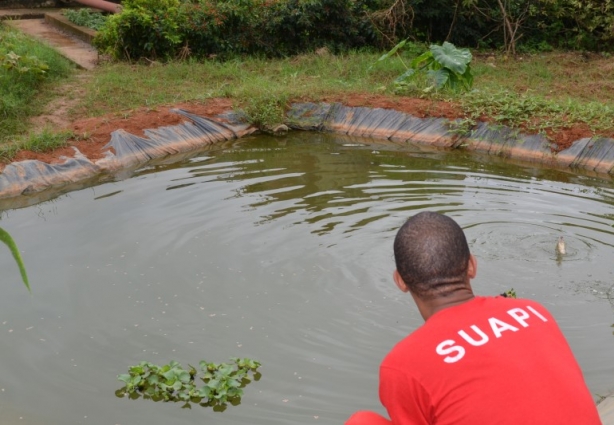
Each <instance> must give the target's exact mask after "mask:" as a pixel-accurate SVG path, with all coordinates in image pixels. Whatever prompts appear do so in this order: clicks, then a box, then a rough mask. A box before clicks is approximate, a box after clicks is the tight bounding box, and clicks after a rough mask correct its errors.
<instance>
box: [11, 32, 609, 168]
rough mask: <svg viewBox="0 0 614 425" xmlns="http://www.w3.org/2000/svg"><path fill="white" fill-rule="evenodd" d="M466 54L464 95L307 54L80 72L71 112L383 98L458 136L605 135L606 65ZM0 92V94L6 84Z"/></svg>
mask: <svg viewBox="0 0 614 425" xmlns="http://www.w3.org/2000/svg"><path fill="white" fill-rule="evenodd" d="M4 34H6V31H4V30H3V32H2V33H0V36H1V37H6V36H5V35H4ZM10 37H15V35H10ZM0 44H2V39H0ZM36 48H37V49H38V47H36ZM411 49H412V51H411V52H406V53H404V55H405V57H404V58H403V61H404V62H405V63H408V62H409V61H411V59H412V57H414V56H415V55H416V54H418V53H419V52H421V51H423V49H425V47H424V46H416V45H412V46H411ZM473 53H474V61H473V62H472V70H473V74H474V76H475V81H474V90H473V91H471V92H470V93H464V94H463V93H461V94H456V93H445V92H440V93H424V92H423V91H422V87H421V86H420V84H418V85H416V86H415V87H413V89H410V90H409V91H407V92H405V93H402V94H398V93H395V92H394V90H395V88H394V84H393V81H394V79H395V78H396V77H397V76H399V75H400V74H401V73H402V72H404V71H405V67H404V65H403V62H402V61H401V60H400V59H399V58H394V57H393V58H391V59H389V60H388V61H384V62H380V63H376V62H377V59H378V58H379V57H380V56H381V54H382V52H368V51H362V52H351V53H348V54H345V55H338V56H334V55H330V54H322V55H317V54H308V55H300V56H296V57H291V58H285V59H275V60H266V59H261V58H241V59H234V60H229V61H226V62H220V61H217V60H207V61H201V62H198V61H193V60H187V61H184V62H171V63H167V64H161V63H156V62H153V63H139V64H130V63H109V64H106V65H103V66H100V67H99V68H98V69H96V70H94V71H90V78H88V79H87V83H85V84H80V87H81V88H82V89H83V91H84V93H83V94H81V95H80V102H81V103H80V105H79V106H78V108H77V110H78V111H79V112H78V115H79V116H81V117H83V116H101V115H105V114H109V113H121V111H127V110H132V109H136V108H139V107H143V106H145V107H149V108H155V107H156V106H159V105H172V104H175V103H179V102H188V101H195V102H204V101H206V100H207V99H210V98H216V97H224V98H230V99H232V100H233V104H234V107H235V109H240V110H242V111H244V112H245V114H246V115H247V116H248V117H250V119H251V120H252V122H254V123H255V124H258V125H261V126H266V125H269V124H273V123H275V122H276V121H277V122H278V121H279V120H280V117H281V116H282V114H283V110H284V108H285V107H287V105H288V104H289V103H291V102H296V101H320V100H323V99H330V98H335V99H343V98H344V97H345V96H349V95H355V94H364V95H384V96H388V97H390V98H391V99H394V98H395V97H398V96H400V95H402V96H410V97H420V98H431V99H435V100H442V101H447V102H453V103H454V104H455V105H458V106H459V107H460V108H461V109H462V111H463V112H464V119H465V121H464V124H463V128H464V127H470V125H471V123H472V122H474V121H475V120H477V119H479V118H483V117H488V118H490V119H491V120H492V121H494V122H497V123H501V124H505V125H508V126H511V127H516V128H522V129H526V130H530V131H534V132H546V131H547V130H552V129H554V130H556V129H558V128H565V127H569V126H573V125H577V124H581V125H585V126H588V127H589V128H590V129H591V130H592V131H593V133H594V134H595V135H606V136H609V137H612V136H614V61H612V59H611V58H607V57H603V56H599V55H596V54H583V53H579V52H577V53H568V52H552V53H543V54H534V55H525V56H523V57H520V58H516V59H507V58H506V57H504V56H502V55H491V54H487V53H481V52H473ZM40 54H41V57H42V53H40ZM46 54H49V53H46ZM412 55H413V56H412ZM45 57H47V56H45ZM48 60H49V61H50V62H49V63H50V71H49V75H48V76H47V77H46V78H45V80H46V81H44V82H42V83H40V84H38V85H37V86H36V87H35V88H34V89H32V92H31V93H30V94H29V97H28V98H27V99H28V100H27V101H25V102H23V103H22V104H21V105H20V106H18V107H16V108H15V109H14V111H17V112H11V113H8V114H7V113H6V112H3V115H4V116H7V117H8V116H10V118H9V120H8V122H9V124H8V125H5V124H4V120H3V128H2V130H0V144H1V143H6V142H7V141H8V140H11V138H12V139H14V138H16V137H22V138H24V137H25V139H28V136H27V131H26V130H27V123H26V120H25V119H24V117H27V116H31V115H35V114H36V113H39V112H40V111H41V110H42V109H43V108H44V106H45V105H46V103H47V102H48V101H49V99H50V97H51V96H52V93H53V92H54V91H53V90H51V89H50V83H51V84H53V81H57V80H58V79H61V78H66V77H67V76H68V75H69V74H70V72H69V69H68V68H69V67H67V66H66V65H65V64H62V61H61V60H60V59H53V61H56V62H53V61H52V59H48ZM56 66H57V67H58V71H56V70H55V67H56ZM52 69H54V74H53V76H52V75H51V74H52V71H51V70H52ZM54 79H55V80H54ZM0 81H4V79H0ZM69 81H70V79H69ZM0 90H7V88H6V85H4V88H3V89H2V88H0ZM16 91H18V90H17V89H16V88H14V87H13V88H11V89H10V90H9V91H8V93H9V95H6V96H5V94H4V93H5V92H2V93H3V95H2V102H3V103H4V104H7V103H11V102H17V99H18V98H19V97H20V96H17V95H15V94H14V92H16ZM54 95H55V94H54ZM11 96H12V97H11ZM7 99H8V100H7ZM17 117H18V118H17ZM461 130H462V129H459V131H461ZM20 135H21V136H20ZM49 136H50V135H49V134H47V135H46V136H45V137H47V138H48V137H49ZM22 146H25V145H22ZM4 156H6V157H8V155H4Z"/></svg>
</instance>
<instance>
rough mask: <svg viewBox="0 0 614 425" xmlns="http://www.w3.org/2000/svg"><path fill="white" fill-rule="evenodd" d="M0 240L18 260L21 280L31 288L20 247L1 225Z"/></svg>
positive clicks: (16, 260)
mask: <svg viewBox="0 0 614 425" xmlns="http://www.w3.org/2000/svg"><path fill="white" fill-rule="evenodd" d="M0 241H2V242H4V244H5V245H6V246H7V247H8V248H9V250H10V251H11V254H13V258H14V259H15V262H17V266H18V267H19V272H20V273H21V280H23V283H24V285H26V288H28V291H29V290H30V283H29V282H28V275H27V274H26V267H25V266H24V264H23V260H22V259H21V255H20V254H19V249H17V244H15V241H14V240H13V238H12V237H11V235H10V234H9V233H8V232H7V231H6V230H4V229H3V228H1V227H0Z"/></svg>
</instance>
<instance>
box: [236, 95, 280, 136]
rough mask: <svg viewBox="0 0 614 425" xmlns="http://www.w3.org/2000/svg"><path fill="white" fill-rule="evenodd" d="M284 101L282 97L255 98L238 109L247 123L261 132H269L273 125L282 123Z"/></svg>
mask: <svg viewBox="0 0 614 425" xmlns="http://www.w3.org/2000/svg"><path fill="white" fill-rule="evenodd" d="M285 108H286V100H285V99H284V98H283V97H280V98H275V97H268V96H261V97H255V98H251V99H248V100H247V103H246V104H245V106H244V107H243V108H241V109H240V112H242V113H243V114H244V115H245V117H246V118H247V120H248V122H249V123H250V124H252V125H253V126H255V127H258V128H259V129H261V130H264V131H269V130H270V129H271V128H272V127H273V126H274V125H276V124H280V123H282V122H283V121H284V111H285Z"/></svg>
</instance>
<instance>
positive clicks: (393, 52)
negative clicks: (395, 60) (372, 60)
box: [377, 40, 407, 62]
mask: <svg viewBox="0 0 614 425" xmlns="http://www.w3.org/2000/svg"><path fill="white" fill-rule="evenodd" d="M405 43H407V40H402V41H401V42H399V43H398V44H397V45H396V46H394V47H393V48H392V49H390V51H389V52H388V53H386V54H384V55H382V57H380V58H379V59H378V60H377V61H378V62H381V61H383V60H385V59H388V58H389V57H390V56H392V55H394V54H395V53H396V52H397V51H398V50H399V49H400V48H401V47H403V46H405Z"/></svg>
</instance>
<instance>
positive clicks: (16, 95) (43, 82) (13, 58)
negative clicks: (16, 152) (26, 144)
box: [0, 24, 71, 142]
mask: <svg viewBox="0 0 614 425" xmlns="http://www.w3.org/2000/svg"><path fill="white" fill-rule="evenodd" d="M0 64H1V65H2V66H0V142H7V141H9V140H11V139H13V138H14V137H15V135H18V134H23V133H24V132H25V131H26V129H27V127H28V125H27V118H28V117H29V116H32V115H35V114H37V113H39V112H40V111H41V110H42V108H43V106H44V104H45V102H46V100H47V98H48V95H45V94H46V93H48V91H47V90H49V91H50V89H51V87H52V86H53V84H54V83H55V82H57V81H58V80H60V79H63V78H66V77H68V75H69V74H70V71H71V65H70V64H69V62H68V61H67V60H66V59H64V58H63V57H62V56H61V55H60V54H59V53H57V52H55V51H54V50H53V49H51V48H50V47H47V46H44V45H42V44H40V43H38V42H35V41H34V40H31V39H29V38H27V37H25V36H24V35H23V34H21V33H19V32H17V31H14V30H11V29H10V28H8V27H6V26H4V25H2V24H0ZM41 92H42V93H43V94H41Z"/></svg>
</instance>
